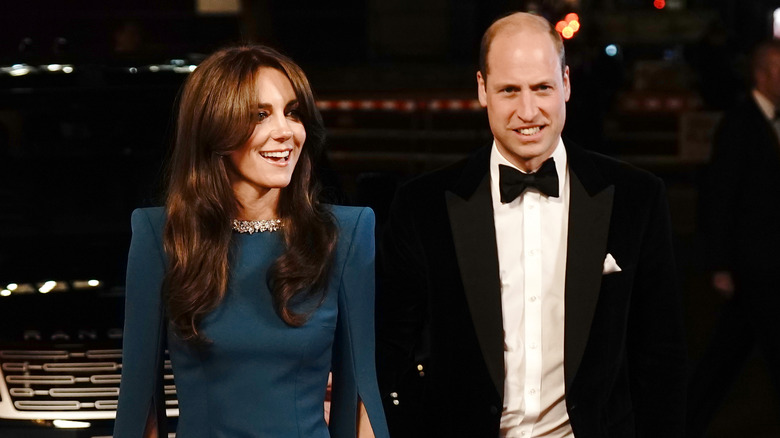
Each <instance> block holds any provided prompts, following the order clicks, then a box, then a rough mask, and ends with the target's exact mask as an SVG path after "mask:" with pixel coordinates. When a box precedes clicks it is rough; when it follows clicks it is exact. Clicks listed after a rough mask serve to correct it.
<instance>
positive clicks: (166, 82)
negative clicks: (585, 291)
mask: <svg viewBox="0 0 780 438" xmlns="http://www.w3.org/2000/svg"><path fill="white" fill-rule="evenodd" d="M223 3H225V2H223ZM236 4H237V8H234V12H228V13H220V14H214V13H204V10H203V8H202V7H199V6H198V3H197V2H195V1H192V0H168V1H159V2H158V1H153V0H129V1H128V0H125V1H117V2H106V1H97V0H85V1H70V2H62V1H53V0H51V1H9V0H6V1H4V2H3V5H2V6H0V68H3V70H0V285H5V284H6V283H9V282H17V283H23V282H32V283H35V282H40V281H44V280H48V279H74V278H100V279H101V280H103V281H104V282H106V283H107V284H109V285H113V286H114V287H117V288H121V286H122V284H123V276H124V264H125V259H126V253H127V245H128V242H129V236H130V234H129V217H130V212H131V211H132V210H133V209H134V208H136V207H140V206H149V205H159V202H160V187H161V181H162V176H163V174H164V160H165V157H166V154H167V151H168V146H169V144H170V137H171V135H170V132H171V129H172V123H171V121H172V114H173V108H174V102H175V98H176V95H177V92H178V89H179V86H180V84H181V82H182V80H183V79H184V78H185V77H186V69H187V67H188V66H190V65H197V63H198V61H199V60H201V59H202V58H203V56H204V55H206V54H208V53H210V52H211V51H213V50H215V49H216V48H218V47H220V46H222V45H224V44H229V43H235V42H242V41H244V42H260V43H265V44H269V45H272V46H274V47H276V48H278V49H280V50H281V51H282V52H284V53H286V54H288V55H289V56H291V57H292V58H293V59H294V60H296V61H297V62H298V63H299V64H300V65H301V66H302V67H303V69H304V70H305V71H306V72H307V74H308V75H309V78H310V80H311V82H312V85H313V88H314V90H315V93H316V94H317V96H318V98H319V99H320V100H321V101H322V102H323V106H322V110H323V116H324V118H325V120H326V124H327V127H328V128H329V133H330V135H329V141H328V150H329V152H328V156H327V162H326V163H325V164H324V168H325V169H326V170H330V171H332V173H331V175H333V176H334V177H333V179H331V180H330V185H331V187H332V190H333V193H335V194H336V195H338V196H339V197H340V198H341V200H342V202H346V203H353V204H361V205H371V206H372V207H373V208H374V209H375V210H376V212H377V215H378V219H379V226H380V228H381V224H382V220H383V218H384V214H385V212H386V208H387V205H388V203H389V201H390V199H391V197H392V193H393V190H394V188H395V186H396V185H397V184H398V183H400V182H402V181H403V180H405V179H407V178H410V177H412V176H414V175H417V174H419V173H420V172H424V171H427V170H431V169H434V168H436V167H439V166H441V165H444V164H446V163H449V162H452V161H454V160H456V159H458V158H460V157H463V156H465V154H467V153H468V152H470V151H472V150H473V149H475V148H477V147H479V146H482V145H487V144H489V142H490V139H491V136H490V132H489V130H488V125H487V121H486V117H485V114H484V112H483V111H481V110H475V109H469V108H466V109H436V108H434V106H435V105H432V103H433V102H434V101H435V100H441V99H444V100H446V101H447V102H453V101H454V102H461V103H463V102H465V103H466V104H468V103H469V102H471V101H473V99H475V98H476V87H475V85H476V84H475V71H476V64H477V55H478V49H479V40H480V38H481V35H482V32H483V31H484V29H485V28H487V26H488V25H489V24H490V22H492V21H493V20H494V19H495V18H497V17H498V16H500V15H502V14H504V13H506V12H509V11H514V10H535V11H537V12H539V13H541V14H542V15H544V16H546V17H547V18H548V19H550V20H551V21H553V22H556V21H558V20H561V19H563V18H564V16H565V15H566V14H567V13H569V12H576V13H578V14H579V16H580V22H581V29H580V30H579V32H577V34H575V36H574V37H573V38H572V39H571V40H567V41H566V50H567V57H568V63H569V65H570V67H571V80H572V88H573V93H572V98H571V101H570V102H569V105H568V117H567V127H566V132H565V134H566V135H567V136H568V137H569V138H571V139H573V140H575V141H577V142H578V143H581V144H583V145H584V146H586V147H588V148H590V149H593V150H597V151H600V152H604V153H607V154H610V155H614V156H618V157H620V158H622V159H625V160H627V161H630V162H632V163H634V164H636V165H638V166H640V167H644V168H647V169H649V170H651V171H653V172H655V173H656V174H658V175H659V176H661V177H662V178H663V179H664V180H665V181H666V183H667V187H668V190H669V201H670V206H671V209H672V217H673V222H674V233H675V241H676V244H677V259H678V264H679V267H680V282H681V285H682V288H683V292H684V293H685V305H686V314H687V324H688V335H689V347H690V356H691V366H693V364H694V363H695V362H696V360H697V359H698V357H699V356H700V354H701V352H702V349H703V347H704V343H705V340H706V338H707V336H708V335H709V334H710V331H711V329H712V325H713V323H714V320H715V318H716V317H717V314H718V311H719V308H720V306H721V305H722V304H723V303H722V301H721V299H720V298H718V297H717V296H716V294H715V293H714V292H713V291H712V290H711V289H710V288H709V287H708V285H707V273H706V270H705V265H704V263H703V261H702V260H703V258H704V254H703V249H702V248H703V245H702V241H703V237H702V236H701V232H700V223H701V220H702V218H700V217H698V215H697V204H698V189H699V182H700V180H701V173H702V170H703V168H704V166H706V162H707V157H708V148H709V136H710V135H711V129H712V127H713V126H714V123H715V122H716V121H717V119H718V117H719V115H720V114H721V113H722V111H723V110H725V109H727V108H728V107H730V106H731V105H732V104H733V103H734V101H735V99H736V98H737V97H738V96H739V94H740V93H742V92H744V91H746V90H747V89H748V86H749V84H748V82H747V71H746V67H747V60H748V54H749V51H750V49H751V48H752V47H753V46H754V45H755V44H756V43H757V42H758V41H760V40H761V39H764V38H768V37H770V36H771V35H772V12H773V10H774V9H775V8H778V7H780V0H754V1H750V0H718V1H715V0H713V1H707V0H667V2H666V7H665V8H664V9H661V10H659V9H656V8H655V7H654V6H653V1H652V0H558V1H509V0H505V1H499V0H494V1H479V0H464V1H457V2H455V1H445V0H399V1H393V2H389V1H381V0H331V1H319V2H314V1H312V2H309V1H298V2H292V1H280V0H268V1H251V0H237V3H236ZM609 44H614V45H615V46H616V48H617V53H616V55H615V56H608V55H607V53H606V51H605V48H606V47H607V46H608V45H609ZM17 64H24V65H25V66H29V67H30V69H31V70H32V71H31V72H30V73H28V74H25V75H21V76H13V75H12V74H11V73H10V72H11V71H12V69H13V67H12V66H14V65H17ZM52 64H59V65H65V66H70V67H71V68H72V69H73V70H72V72H70V73H64V72H63V71H62V70H57V71H53V72H52V71H48V70H49V69H48V68H47V66H51V65H52ZM19 68H20V67H17V71H18V69H19ZM155 69H156V70H157V71H154V70H155ZM55 70H56V68H55ZM182 71H184V72H182ZM377 100H384V101H387V102H385V103H386V105H387V107H388V108H384V107H382V108H373V109H359V108H348V107H349V102H366V101H367V102H369V103H370V102H373V101H377ZM337 101H342V102H346V103H342V105H344V106H345V107H347V108H344V109H338V108H336V109H334V108H332V107H330V106H329V105H328V104H327V103H328V102H337ZM407 104H408V105H411V107H412V108H411V109H409V108H406V109H404V106H403V105H407ZM376 105H380V104H376ZM0 305H2V297H0ZM659 317H662V315H659ZM778 404H779V403H778V400H777V397H776V396H775V395H774V394H773V393H772V391H771V389H770V388H769V384H768V380H767V377H766V372H765V370H764V365H763V362H761V361H760V360H758V359H757V358H753V359H751V361H750V362H749V363H748V365H747V367H746V370H745V372H744V373H743V374H742V376H741V377H740V379H739V380H738V381H737V383H736V385H735V386H734V390H733V392H732V395H731V396H730V398H729V400H728V401H727V404H726V406H724V408H723V410H722V411H721V413H720V414H719V416H718V418H717V419H716V420H715V422H714V423H713V425H712V428H711V431H710V432H711V436H712V437H726V436H729V437H733V436H737V437H780V420H778V418H777V413H778V412H780V407H779V406H778ZM659 421H663V419H659Z"/></svg>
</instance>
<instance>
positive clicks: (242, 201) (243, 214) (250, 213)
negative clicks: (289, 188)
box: [235, 189, 279, 221]
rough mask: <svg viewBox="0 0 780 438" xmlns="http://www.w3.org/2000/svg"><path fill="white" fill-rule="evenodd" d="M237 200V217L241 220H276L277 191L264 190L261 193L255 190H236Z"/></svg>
mask: <svg viewBox="0 0 780 438" xmlns="http://www.w3.org/2000/svg"><path fill="white" fill-rule="evenodd" d="M235 193H236V199H238V203H239V205H238V215H237V217H236V219H241V220H251V221H254V220H264V219H276V218H278V216H279V214H278V211H279V210H278V207H279V189H266V190H265V191H263V192H258V191H255V190H251V191H247V190H236V192H235Z"/></svg>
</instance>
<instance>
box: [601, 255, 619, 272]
mask: <svg viewBox="0 0 780 438" xmlns="http://www.w3.org/2000/svg"><path fill="white" fill-rule="evenodd" d="M620 271H622V269H620V266H618V264H617V262H616V261H615V258H614V257H612V254H609V253H607V256H606V257H605V258H604V268H603V269H602V270H601V274H602V275H607V274H611V273H613V272H620Z"/></svg>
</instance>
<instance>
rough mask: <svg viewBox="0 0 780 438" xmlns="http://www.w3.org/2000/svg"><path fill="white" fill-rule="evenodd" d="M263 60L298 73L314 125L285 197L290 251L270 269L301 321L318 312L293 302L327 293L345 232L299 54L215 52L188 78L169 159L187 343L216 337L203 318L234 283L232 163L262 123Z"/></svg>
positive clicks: (179, 314) (171, 236)
mask: <svg viewBox="0 0 780 438" xmlns="http://www.w3.org/2000/svg"><path fill="white" fill-rule="evenodd" d="M261 67H270V68H274V69H276V70H279V71H280V72H282V73H283V74H284V75H285V76H286V77H287V78H288V79H289V80H290V83H291V84H292V87H293V89H294V90H295V95H296V97H297V99H298V103H299V111H300V117H301V121H302V123H303V126H304V128H305V129H306V142H305V144H304V147H303V148H302V149H301V155H300V158H299V159H298V163H297V165H296V166H295V170H294V172H293V175H292V180H291V181H290V184H289V185H288V186H287V187H285V188H283V189H282V190H281V191H280V195H279V205H278V216H279V218H281V219H282V220H283V221H284V224H285V226H284V228H283V229H282V231H281V232H282V233H283V236H284V242H285V252H284V253H283V254H282V255H281V256H280V257H279V258H277V259H276V260H275V261H274V263H273V264H272V265H271V267H270V268H269V271H268V278H269V285H268V286H269V289H270V290H271V294H272V296H273V303H274V307H275V310H276V313H277V314H278V315H279V317H280V318H281V319H282V320H284V322H285V323H287V324H288V325H290V326H294V327H297V326H300V325H302V324H303V323H305V322H306V319H307V318H308V314H305V313H296V312H295V311H293V310H292V309H291V305H290V304H291V300H292V299H293V298H295V297H297V296H302V297H308V296H314V295H316V294H322V297H321V298H320V300H322V299H323V298H324V291H325V287H326V286H327V282H328V276H329V273H330V267H331V264H332V259H333V252H334V248H335V246H336V240H337V238H338V236H337V229H336V225H335V221H334V219H333V216H332V215H331V213H330V211H329V210H328V209H327V208H326V206H324V205H323V204H322V203H320V201H319V193H320V186H319V184H318V183H317V181H316V179H315V176H314V172H313V163H314V161H315V159H316V157H317V155H318V154H320V153H321V151H322V147H323V141H324V133H325V130H324V127H323V124H322V117H321V116H320V113H319V111H318V110H317V107H316V105H315V102H314V96H313V94H312V91H311V87H310V86H309V81H308V79H306V76H305V75H304V73H303V71H302V70H301V69H300V67H298V66H297V65H296V64H295V63H294V62H293V61H292V60H290V59H289V58H287V57H285V56H284V55H282V54H280V53H278V52H277V51H275V50H273V49H271V48H268V47H265V46H237V47H229V48H225V49H222V50H219V51H217V52H216V53H214V54H212V55H211V56H209V57H208V58H206V59H205V60H204V61H203V62H202V63H201V64H200V65H199V66H198V68H197V69H195V71H194V72H193V73H192V74H191V75H190V76H189V77H188V78H187V80H186V81H185V83H184V85H183V88H182V91H181V94H180V96H179V105H178V114H177V122H176V134H175V135H176V137H175V141H174V146H173V151H172V154H171V158H170V161H169V170H168V181H167V194H166V201H165V204H166V210H167V220H166V223H165V230H164V235H163V245H164V248H165V252H166V254H167V256H168V269H167V271H166V275H165V278H164V281H163V293H164V297H165V300H166V302H167V311H168V317H169V320H170V322H171V325H172V327H173V329H174V331H175V332H176V333H177V334H178V335H179V336H180V337H181V338H182V339H184V340H186V341H192V342H194V343H204V342H206V341H207V339H206V337H205V336H204V334H203V333H202V331H200V330H199V325H200V322H201V320H202V319H203V317H204V316H205V315H206V314H207V313H208V312H210V311H211V310H213V309H214V308H216V307H217V306H218V305H219V303H220V302H221V301H222V299H223V298H224V296H225V293H226V291H227V284H228V278H229V275H230V274H229V271H230V266H229V260H228V259H229V251H230V244H231V240H232V233H233V232H232V228H231V219H233V218H235V217H236V215H237V213H238V208H239V201H238V199H237V198H236V196H235V194H234V193H233V190H232V188H231V184H230V180H229V178H228V169H227V167H226V166H227V163H226V161H228V160H227V155H228V154H230V152H232V151H234V150H236V149H238V148H239V147H241V146H242V145H243V144H245V143H246V142H247V141H248V140H249V138H250V136H251V134H252V131H253V130H254V127H255V124H256V122H257V108H258V104H259V102H258V90H257V85H256V84H257V81H256V78H257V75H258V71H259V69H260V68H261ZM302 294H303V295H302ZM320 302H321V301H320Z"/></svg>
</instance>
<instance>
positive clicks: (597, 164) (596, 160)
mask: <svg viewBox="0 0 780 438" xmlns="http://www.w3.org/2000/svg"><path fill="white" fill-rule="evenodd" d="M580 153H581V154H582V156H581V157H580V159H579V160H577V161H579V162H581V163H580V164H582V162H586V163H590V166H592V167H591V169H590V171H589V172H588V173H595V174H597V175H598V178H600V179H601V181H602V183H601V185H602V186H603V187H606V186H615V190H616V194H626V195H628V196H641V194H642V193H643V192H647V193H648V194H650V193H655V192H657V191H658V190H659V186H661V185H663V182H662V180H661V178H659V177H658V176H656V175H655V174H653V173H651V172H649V171H647V170H645V169H641V168H639V167H637V166H636V165H634V164H632V163H629V162H627V161H623V160H620V159H617V158H615V157H611V156H607V155H603V154H600V153H598V152H592V151H587V150H584V149H583V150H581V151H580ZM583 167H588V166H587V165H586V166H582V165H580V166H577V167H575V168H574V169H573V172H574V173H575V174H576V175H577V176H578V177H579V178H580V179H583V178H584V177H588V173H586V172H585V171H584V169H583ZM594 171H595V172H594Z"/></svg>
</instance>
